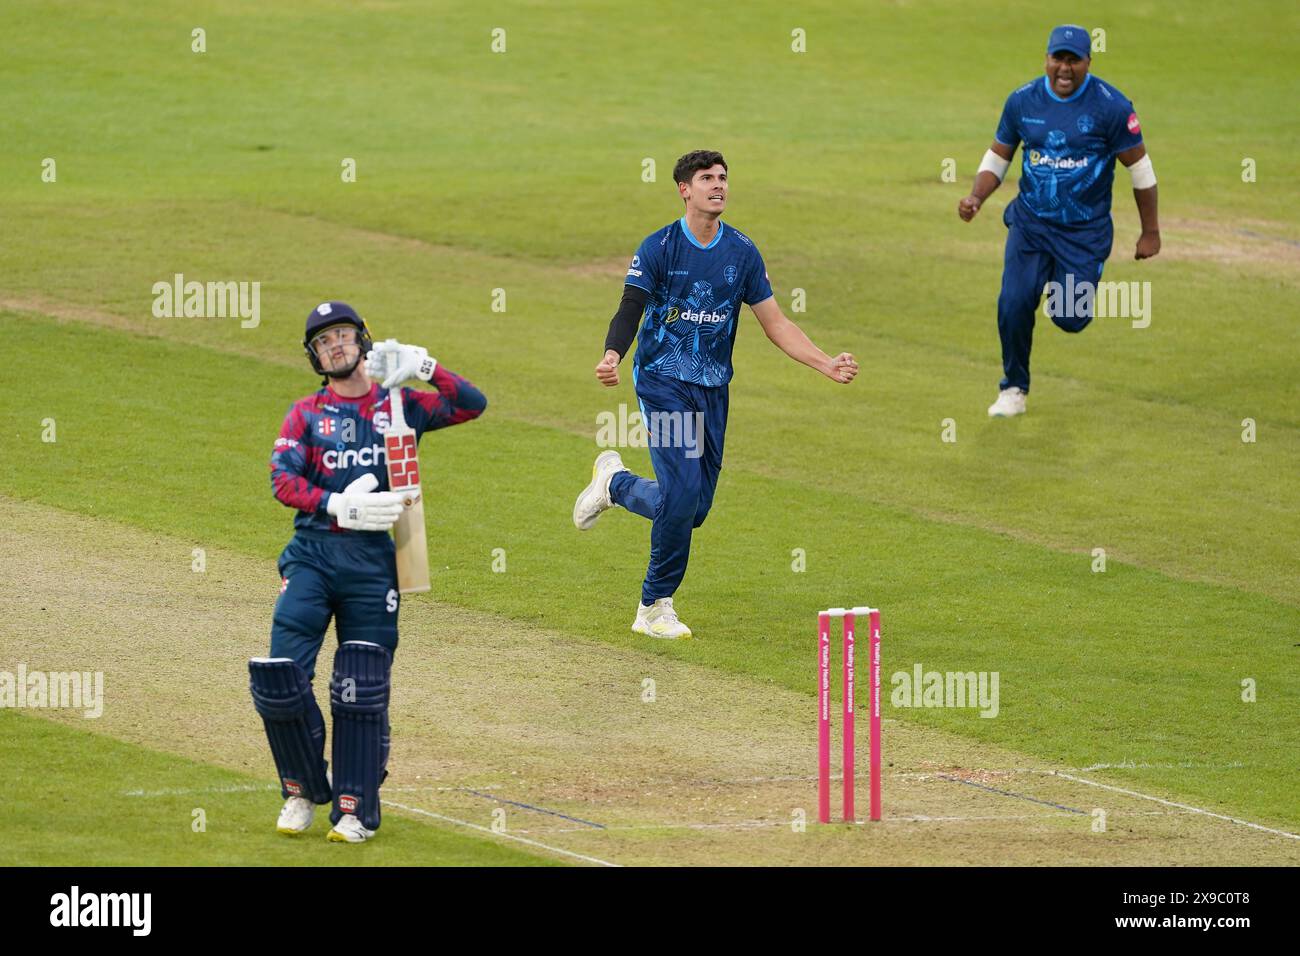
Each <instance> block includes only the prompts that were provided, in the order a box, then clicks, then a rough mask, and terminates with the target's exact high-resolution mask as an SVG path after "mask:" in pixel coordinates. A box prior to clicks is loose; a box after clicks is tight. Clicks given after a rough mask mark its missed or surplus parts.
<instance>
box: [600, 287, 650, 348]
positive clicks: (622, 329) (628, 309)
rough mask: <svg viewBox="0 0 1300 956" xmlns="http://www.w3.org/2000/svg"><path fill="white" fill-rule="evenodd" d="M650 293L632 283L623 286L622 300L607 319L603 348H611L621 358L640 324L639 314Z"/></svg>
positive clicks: (642, 310) (643, 309) (643, 308)
mask: <svg viewBox="0 0 1300 956" xmlns="http://www.w3.org/2000/svg"><path fill="white" fill-rule="evenodd" d="M649 299H650V294H649V293H648V292H646V290H645V289H642V288H639V287H637V286H634V285H625V286H623V301H622V302H620V303H619V304H618V311H617V312H615V313H614V318H612V319H610V320H609V334H608V335H606V336H605V350H606V351H609V350H610V349H613V350H614V351H615V352H617V353H618V357H619V358H620V359H621V358H622V357H623V356H624V355H626V354H627V350H628V348H629V347H630V346H631V345H632V340H633V339H634V338H636V330H637V328H638V327H639V326H640V325H641V314H642V313H643V312H645V304H646V302H647V301H648V300H649Z"/></svg>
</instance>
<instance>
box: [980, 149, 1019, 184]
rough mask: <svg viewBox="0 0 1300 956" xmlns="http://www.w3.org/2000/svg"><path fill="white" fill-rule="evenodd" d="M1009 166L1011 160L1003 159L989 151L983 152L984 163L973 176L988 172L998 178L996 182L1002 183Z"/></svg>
mask: <svg viewBox="0 0 1300 956" xmlns="http://www.w3.org/2000/svg"><path fill="white" fill-rule="evenodd" d="M1010 166H1011V160H1009V159H1003V158H1002V157H1001V156H999V155H998V154H997V153H995V152H993V150H991V149H989V150H985V151H984V161H983V162H982V163H980V168H979V169H978V170H977V171H976V173H975V175H976V176H978V175H979V174H980V173H982V172H984V171H985V170H988V171H989V172H990V173H992V174H993V175H994V176H996V177H998V182H1002V179H1003V177H1005V176H1006V174H1007V169H1008V168H1009V167H1010Z"/></svg>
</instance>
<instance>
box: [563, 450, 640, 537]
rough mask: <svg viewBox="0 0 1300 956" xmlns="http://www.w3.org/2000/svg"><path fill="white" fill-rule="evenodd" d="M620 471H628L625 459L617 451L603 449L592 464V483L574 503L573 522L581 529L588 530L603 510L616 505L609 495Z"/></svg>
mask: <svg viewBox="0 0 1300 956" xmlns="http://www.w3.org/2000/svg"><path fill="white" fill-rule="evenodd" d="M620 471H627V468H625V467H624V466H623V459H622V458H620V457H619V454H618V452H616V451H602V452H601V453H600V454H599V455H597V456H596V463H595V464H594V465H592V466H591V484H589V485H587V487H586V488H583V489H582V494H580V495H578V500H577V501H575V502H574V503H573V523H574V524H575V525H577V526H578V530H579V531H586V530H587V529H588V528H590V527H591V526H592V525H594V524H595V523H596V519H597V518H599V517H600V513H601V512H602V511H608V510H609V509H610V508H612V507H614V501H613V499H611V498H610V497H609V483H610V481H611V480H613V478H614V476H615V475H617V474H618V473H619V472H620Z"/></svg>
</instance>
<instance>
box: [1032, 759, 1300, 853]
mask: <svg viewBox="0 0 1300 956" xmlns="http://www.w3.org/2000/svg"><path fill="white" fill-rule="evenodd" d="M1051 773H1052V776H1054V777H1064V778H1065V779H1066V780H1073V781H1075V782H1076V783H1086V784H1087V785H1088V786H1090V787H1101V789H1103V790H1112V791H1114V792H1115V793H1122V794H1125V795H1126V796H1130V797H1139V798H1140V799H1142V800H1151V801H1153V802H1155V803H1162V804H1164V805H1165V806H1167V807H1177V808H1178V809H1179V810H1186V811H1188V812H1189V813H1200V814H1203V815H1204V816H1207V817H1214V818H1215V819H1216V820H1226V821H1228V822H1229V823H1236V824H1239V825H1240V826H1243V827H1250V828H1251V829H1252V830H1263V831H1264V832H1265V833H1272V834H1273V835H1275V836H1282V837H1286V838H1287V839H1289V840H1300V834H1295V833H1288V832H1287V831H1285V830H1274V829H1273V828H1272V827H1266V826H1262V825H1261V824H1258V823H1251V822H1250V821H1249V820H1238V819H1237V818H1236V817H1228V816H1224V815H1223V814H1222V813H1215V812H1214V811H1212V810H1202V809H1201V808H1200V807H1193V806H1188V805H1187V804H1186V803H1175V802H1174V801H1173V800H1162V799H1161V798H1160V797H1153V796H1151V795H1149V794H1145V793H1138V792H1137V791H1136V790H1125V789H1124V788H1123V787H1112V786H1111V785H1110V784H1108V783H1100V782H1099V781H1096V780H1089V779H1087V778H1086V777H1075V776H1071V775H1070V774H1068V773H1062V772H1061V771H1059V770H1055V771H1052V772H1051Z"/></svg>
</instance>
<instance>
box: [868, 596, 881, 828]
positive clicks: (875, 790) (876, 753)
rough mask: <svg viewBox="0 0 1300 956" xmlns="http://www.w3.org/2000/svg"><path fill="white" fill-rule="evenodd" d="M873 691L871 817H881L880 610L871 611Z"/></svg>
mask: <svg viewBox="0 0 1300 956" xmlns="http://www.w3.org/2000/svg"><path fill="white" fill-rule="evenodd" d="M867 653H868V655H869V660H870V675H869V678H868V681H869V684H868V686H869V687H870V692H871V704H870V708H871V819H872V820H879V819H880V612H879V611H872V612H871V637H870V639H869V644H868V648H867Z"/></svg>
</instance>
